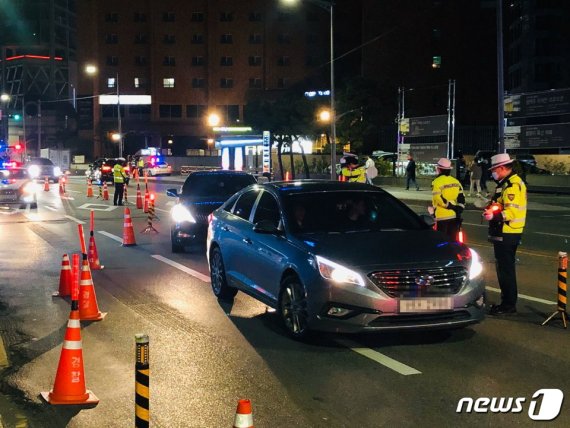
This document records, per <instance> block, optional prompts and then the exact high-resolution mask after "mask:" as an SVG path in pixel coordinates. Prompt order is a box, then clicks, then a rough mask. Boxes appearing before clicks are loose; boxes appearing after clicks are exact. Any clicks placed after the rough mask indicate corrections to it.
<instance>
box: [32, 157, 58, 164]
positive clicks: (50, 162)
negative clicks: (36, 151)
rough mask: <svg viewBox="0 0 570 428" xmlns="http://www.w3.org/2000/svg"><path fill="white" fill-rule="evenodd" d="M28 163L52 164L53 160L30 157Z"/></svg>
mask: <svg viewBox="0 0 570 428" xmlns="http://www.w3.org/2000/svg"><path fill="white" fill-rule="evenodd" d="M29 163H30V164H33V165H53V162H52V161H51V160H50V159H47V158H32V159H30V162H29Z"/></svg>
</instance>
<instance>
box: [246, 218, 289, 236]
mask: <svg viewBox="0 0 570 428" xmlns="http://www.w3.org/2000/svg"><path fill="white" fill-rule="evenodd" d="M253 231H254V232H256V233H264V234H267V235H282V234H283V232H282V231H281V230H279V229H278V228H277V227H276V226H275V225H274V224H273V222H272V221H270V220H261V221H260V222H258V223H255V224H254V226H253Z"/></svg>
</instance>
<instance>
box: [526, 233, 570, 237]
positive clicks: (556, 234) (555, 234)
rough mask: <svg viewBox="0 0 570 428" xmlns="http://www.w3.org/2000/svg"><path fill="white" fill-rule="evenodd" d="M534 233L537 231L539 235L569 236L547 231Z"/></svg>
mask: <svg viewBox="0 0 570 428" xmlns="http://www.w3.org/2000/svg"><path fill="white" fill-rule="evenodd" d="M534 233H537V234H539V235H548V236H560V237H562V238H570V235H560V234H558V233H547V232H534Z"/></svg>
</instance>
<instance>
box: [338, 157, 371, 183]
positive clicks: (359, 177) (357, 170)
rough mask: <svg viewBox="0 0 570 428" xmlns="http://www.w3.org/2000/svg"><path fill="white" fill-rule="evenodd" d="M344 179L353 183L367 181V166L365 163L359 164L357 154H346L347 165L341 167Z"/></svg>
mask: <svg viewBox="0 0 570 428" xmlns="http://www.w3.org/2000/svg"><path fill="white" fill-rule="evenodd" d="M341 174H342V177H343V178H344V181H350V182H351V183H366V168H365V167H364V165H358V158H357V157H356V156H346V163H345V166H344V167H343V168H342V169H341Z"/></svg>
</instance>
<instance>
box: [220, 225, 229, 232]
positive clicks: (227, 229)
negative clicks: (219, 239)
mask: <svg viewBox="0 0 570 428" xmlns="http://www.w3.org/2000/svg"><path fill="white" fill-rule="evenodd" d="M222 230H223V231H224V232H229V231H230V228H229V227H228V226H222Z"/></svg>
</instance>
